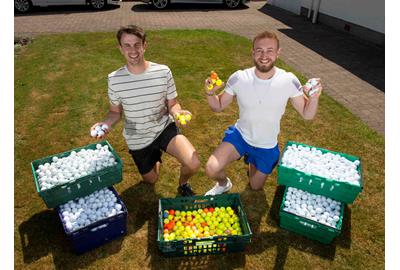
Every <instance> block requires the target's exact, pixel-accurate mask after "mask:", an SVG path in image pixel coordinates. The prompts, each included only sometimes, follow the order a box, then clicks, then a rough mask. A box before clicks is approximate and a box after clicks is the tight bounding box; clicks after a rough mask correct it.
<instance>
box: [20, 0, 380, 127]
mask: <svg viewBox="0 0 400 270" xmlns="http://www.w3.org/2000/svg"><path fill="white" fill-rule="evenodd" d="M126 24H138V25H140V26H142V27H143V28H145V29H167V28H175V29H193V28H197V29H203V28H208V29H218V30H222V31H226V32H230V33H234V34H238V35H241V36H245V37H248V38H250V39H251V38H252V37H253V36H254V35H255V34H256V33H258V32H261V31H263V30H266V29H268V30H274V31H276V32H277V33H278V35H279V38H280V39H281V45H282V48H283V52H282V59H283V60H284V61H285V62H286V63H287V64H289V65H290V66H292V67H293V68H295V69H296V70H298V71H299V72H301V73H303V74H304V75H306V76H307V77H320V78H322V80H323V83H324V91H325V93H326V94H328V95H329V96H331V97H333V98H334V99H335V100H337V101H338V102H339V103H341V104H343V105H344V106H345V107H346V108H348V109H349V110H350V111H351V112H352V113H354V114H355V115H357V116H358V117H360V118H361V119H362V120H363V121H364V122H365V123H366V124H367V125H368V126H370V127H371V128H373V129H374V130H376V131H377V132H378V133H379V134H382V135H384V130H385V127H384V123H385V95H384V91H385V85H384V79H385V78H384V74H385V62H384V59H385V58H384V56H385V51H384V48H380V47H377V46H374V45H371V44H368V43H366V42H363V41H361V40H358V39H356V38H353V37H352V36H350V35H348V34H346V33H342V32H339V31H336V30H333V29H331V28H328V27H325V26H322V25H313V24H312V23H311V22H309V21H307V20H306V19H305V18H304V17H300V16H297V15H294V14H292V13H289V12H286V11H284V10H281V9H278V8H275V7H272V6H269V5H266V4H265V2H258V1H257V2H250V3H248V4H247V5H246V6H245V7H243V8H240V9H237V10H229V9H226V8H224V7H223V6H219V5H193V4H190V5H188V4H179V5H173V6H171V7H170V8H168V9H167V10H163V11H158V10H155V9H153V8H151V7H150V6H148V5H146V4H144V3H141V2H121V3H120V5H119V6H113V7H109V8H107V9H106V10H103V11H93V10H91V9H90V8H88V7H49V8H36V9H35V10H34V11H32V12H31V13H29V14H27V15H16V16H15V17H14V33H15V35H16V36H35V35H39V34H44V33H46V34H47V33H66V32H82V31H88V32H94V31H95V32H98V31H100V32H105V31H111V32H115V31H116V30H117V29H118V28H119V27H120V26H122V25H126ZM338 124H340V123H338Z"/></svg>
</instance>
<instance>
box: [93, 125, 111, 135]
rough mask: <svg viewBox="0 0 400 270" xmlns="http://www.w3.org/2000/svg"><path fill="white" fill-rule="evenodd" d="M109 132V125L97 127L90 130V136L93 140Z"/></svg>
mask: <svg viewBox="0 0 400 270" xmlns="http://www.w3.org/2000/svg"><path fill="white" fill-rule="evenodd" d="M107 130H108V125H107V124H103V125H98V126H96V128H95V129H93V130H90V136H92V137H93V138H96V137H101V136H103V135H104V134H105V132H106V131H107Z"/></svg>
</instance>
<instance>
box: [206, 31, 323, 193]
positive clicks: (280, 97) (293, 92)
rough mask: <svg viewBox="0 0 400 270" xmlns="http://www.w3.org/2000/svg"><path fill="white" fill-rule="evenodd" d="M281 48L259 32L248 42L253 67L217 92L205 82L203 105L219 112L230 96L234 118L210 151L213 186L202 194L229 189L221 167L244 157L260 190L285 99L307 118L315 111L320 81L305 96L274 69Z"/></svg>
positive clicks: (271, 162) (274, 153) (273, 159)
mask: <svg viewBox="0 0 400 270" xmlns="http://www.w3.org/2000/svg"><path fill="white" fill-rule="evenodd" d="M280 51H281V49H280V48H279V40H278V38H277V36H276V34H275V33H271V32H268V31H265V32H263V33H260V34H258V35H257V36H256V37H255V38H254V39H253V50H252V55H253V62H254V65H255V66H254V67H252V68H248V69H245V70H239V71H236V72H235V73H233V74H232V75H231V76H230V78H229V80H228V82H227V83H226V87H225V89H224V91H223V92H222V93H220V94H219V95H215V94H214V93H215V92H216V91H217V90H218V89H220V88H221V87H223V86H225V85H224V84H222V85H221V86H219V87H218V86H216V87H214V88H213V89H212V90H211V91H208V87H209V85H210V84H211V83H212V81H211V79H210V78H207V80H206V82H205V89H206V94H207V101H208V104H209V105H210V107H211V109H212V110H213V111H214V112H221V111H222V110H224V109H225V108H226V107H227V106H228V105H229V104H230V103H231V102H232V101H233V98H234V97H236V100H237V103H238V106H239V119H238V120H237V122H236V124H235V125H234V126H230V127H229V128H228V129H227V130H226V131H225V137H224V139H223V140H222V143H221V144H220V145H219V146H218V147H217V149H215V151H214V153H213V154H212V155H211V156H210V158H209V159H208V161H207V164H206V175H207V176H208V177H210V178H212V179H213V180H216V181H217V183H216V184H215V186H214V187H213V188H212V189H210V190H209V191H208V192H207V193H206V195H216V194H221V193H224V192H227V191H229V190H230V189H231V188H232V182H231V180H230V179H229V178H228V177H227V176H226V174H225V172H224V168H225V167H226V166H227V165H228V164H229V163H231V162H233V161H235V160H238V159H240V158H241V157H242V156H245V162H246V163H248V164H249V181H250V186H251V188H252V189H253V190H259V189H262V188H263V186H264V183H265V180H266V178H267V176H268V175H269V174H270V173H271V172H272V170H273V169H274V167H275V166H276V164H277V163H278V160H279V155H280V152H279V148H278V134H279V131H280V120H281V118H282V115H283V114H284V112H285V108H286V104H287V101H288V100H289V99H290V101H291V103H292V106H293V107H294V108H295V109H296V111H297V112H299V114H300V115H301V116H302V117H303V118H304V119H307V120H311V119H313V118H314V116H315V114H316V113H317V108H318V100H319V95H320V93H321V91H322V86H321V84H320V80H319V79H316V81H317V82H318V84H317V85H316V86H314V88H313V89H316V90H317V91H316V92H315V93H314V94H312V95H311V96H309V97H308V98H306V97H305V95H304V94H306V95H307V94H308V92H309V91H310V90H311V89H310V88H309V87H308V86H304V87H302V86H301V83H300V81H299V80H298V79H297V77H296V76H295V75H294V74H292V73H290V72H286V71H285V70H283V69H280V68H277V67H275V66H274V64H275V62H276V60H277V58H278V56H279V54H280Z"/></svg>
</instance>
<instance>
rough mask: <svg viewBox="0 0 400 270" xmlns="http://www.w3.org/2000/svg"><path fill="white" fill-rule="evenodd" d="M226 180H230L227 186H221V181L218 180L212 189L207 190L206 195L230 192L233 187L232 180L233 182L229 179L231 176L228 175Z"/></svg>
mask: <svg viewBox="0 0 400 270" xmlns="http://www.w3.org/2000/svg"><path fill="white" fill-rule="evenodd" d="M226 180H228V181H227V182H226V185H225V186H220V185H219V183H218V182H217V183H216V184H215V186H214V187H213V188H212V189H210V190H209V191H207V193H206V194H205V196H208V195H218V194H222V193H225V192H228V191H229V190H230V189H231V188H232V182H231V179H229V177H227V178H226Z"/></svg>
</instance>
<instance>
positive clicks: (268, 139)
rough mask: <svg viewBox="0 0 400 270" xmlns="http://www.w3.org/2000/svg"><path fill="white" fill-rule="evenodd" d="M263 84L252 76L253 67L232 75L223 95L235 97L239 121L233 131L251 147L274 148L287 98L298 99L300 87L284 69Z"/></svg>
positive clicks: (254, 75) (263, 81)
mask: <svg viewBox="0 0 400 270" xmlns="http://www.w3.org/2000/svg"><path fill="white" fill-rule="evenodd" d="M274 68H275V74H274V76H273V77H272V78H270V79H268V80H262V79H260V78H258V77H257V76H256V74H255V67H252V68H248V69H245V70H239V71H236V72H235V73H233V74H232V75H231V76H230V77H229V80H228V82H227V84H226V87H225V92H226V93H227V94H230V95H233V96H236V98H237V102H238V105H239V119H238V120H237V122H236V124H235V127H236V128H237V129H238V131H239V132H240V134H241V135H242V137H243V139H244V140H245V141H246V142H247V143H248V144H250V145H252V146H255V147H260V148H273V147H275V146H276V144H277V143H278V134H279V131H280V120H281V118H282V115H283V114H284V113H285V108H286V104H287V101H288V99H289V98H292V97H297V96H301V95H302V94H303V92H302V90H301V83H300V81H299V80H298V79H297V77H296V76H295V75H294V74H293V73H291V72H286V71H285V70H283V69H280V68H277V67H274Z"/></svg>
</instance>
